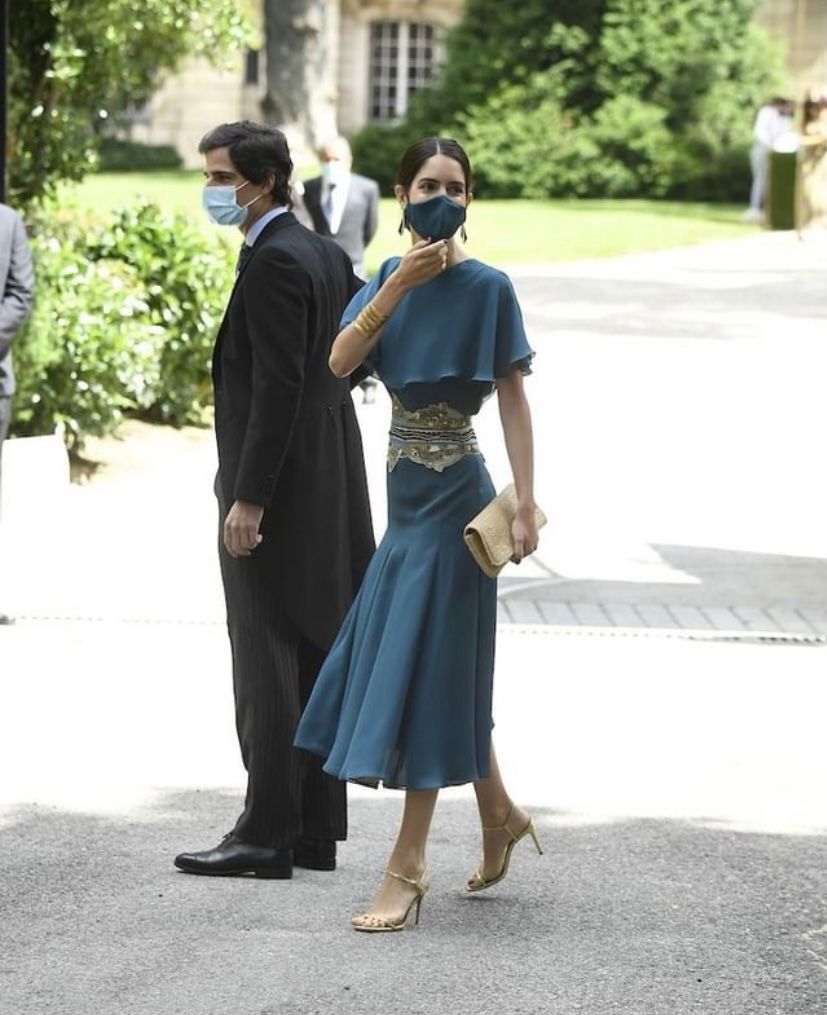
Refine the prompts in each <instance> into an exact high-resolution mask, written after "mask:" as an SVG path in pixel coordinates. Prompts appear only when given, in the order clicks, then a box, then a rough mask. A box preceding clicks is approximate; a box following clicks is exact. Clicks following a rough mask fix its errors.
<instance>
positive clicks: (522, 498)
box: [497, 365, 539, 561]
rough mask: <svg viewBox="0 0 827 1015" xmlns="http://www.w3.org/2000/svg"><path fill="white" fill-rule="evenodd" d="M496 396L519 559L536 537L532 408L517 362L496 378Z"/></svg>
mask: <svg viewBox="0 0 827 1015" xmlns="http://www.w3.org/2000/svg"><path fill="white" fill-rule="evenodd" d="M497 396H498V401H499V408H500V421H501V422H502V428H503V436H504V437H505V447H506V451H507V452H508V460H509V462H510V463H511V471H512V473H513V475H514V486H515V487H516V490H517V515H516V518H515V519H514V524H513V525H512V527H511V534H512V536H513V539H514V559H515V560H517V561H519V560H521V559H522V558H523V557H527V556H528V555H529V554H531V553H534V551H535V550H536V549H537V543H538V541H539V537H538V533H537V521H536V518H535V515H534V512H535V503H534V436H533V433H532V427H531V410H530V408H529V405H528V400H527V398H526V396H525V388H524V385H523V375H522V371H521V370H520V367H519V366H518V365H515V366H513V367H512V368H511V372H510V373H509V374H508V376H507V377H504V378H503V379H502V380H500V381H498V382H497Z"/></svg>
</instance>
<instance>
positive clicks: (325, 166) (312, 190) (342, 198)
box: [302, 136, 379, 402]
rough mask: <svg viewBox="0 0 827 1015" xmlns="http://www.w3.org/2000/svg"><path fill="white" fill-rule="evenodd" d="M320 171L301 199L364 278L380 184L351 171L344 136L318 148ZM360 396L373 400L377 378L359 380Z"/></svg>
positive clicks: (322, 232)
mask: <svg viewBox="0 0 827 1015" xmlns="http://www.w3.org/2000/svg"><path fill="white" fill-rule="evenodd" d="M319 161H320V162H321V164H322V174H321V176H317V177H315V178H314V179H312V180H308V181H307V182H306V183H305V184H304V190H303V194H302V197H303V201H304V208H305V211H306V213H307V214H308V215H309V216H310V218H311V221H312V223H313V229H314V230H315V231H316V232H317V233H319V234H320V235H321V236H331V237H332V238H333V239H334V240H335V241H336V243H338V244H339V246H340V247H341V248H342V250H344V252H345V253H346V254H347V256H348V257H349V258H350V260H351V263H352V264H353V270H354V271H355V272H356V274H357V275H358V276H359V278H366V277H367V274H366V272H365V247H367V246H368V244H369V243H370V241H371V240H372V239H373V237H374V236H375V235H376V228H377V226H378V224H379V184H378V183H377V182H376V180H370V179H368V177H367V176H359V175H357V174H356V173H352V172H351V171H350V169H351V166H352V165H353V154H352V152H351V150H350V145H349V144H348V141H347V138H344V137H341V136H339V137H334V138H331V140H330V141H328V142H327V143H326V144H324V145H322V147H321V148H320V149H319ZM359 386H360V387H361V389H362V398H363V400H364V401H365V402H372V401H373V400H374V398H375V397H376V381H375V380H374V379H373V377H367V376H366V377H365V378H364V379H363V380H362V381H360V382H359Z"/></svg>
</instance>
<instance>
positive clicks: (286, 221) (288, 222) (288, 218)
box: [216, 211, 297, 345]
mask: <svg viewBox="0 0 827 1015" xmlns="http://www.w3.org/2000/svg"><path fill="white" fill-rule="evenodd" d="M292 225H297V219H296V216H295V215H294V214H293V212H292V211H286V212H282V214H281V215H276V217H275V218H274V219H273V221H272V222H268V223H267V225H266V226H265V227H264V229H262V231H261V235H260V236H257V237H256V242H255V243H254V244H253V249H252V252H251V253H250V256H249V257H248V258H247V260H246V261H245V262H244V264H243V265H242V266H241V271H239V273H238V274H237V275H236V277H235V280H234V281H233V287H232V289H231V290H230V297H229V299H228V300H227V307H226V309H225V310H224V316H223V317H222V319H221V324H220V325H219V328H218V332H217V333H216V345H217V344H218V339H219V338H220V337H221V333H222V332H223V331H224V325H225V324H226V323H227V314H228V313H229V312H230V306H231V305H232V302H233V296H234V295H235V291H236V289H237V287H238V283H239V281H240V280H241V276H242V275H243V274H244V272H245V271H246V270H247V269H248V268H249V267H250V262H251V261H252V260H253V258H254V257H255V256H256V254H257V253H258V252H259V251H260V250H261V248H262V247H263V246H264V244H265V242H266V241H267V239H268V238H269V237H270V236H273V235H274V234H275V233H277V232H278V231H279V230H280V229H285V228H286V227H287V226H292Z"/></svg>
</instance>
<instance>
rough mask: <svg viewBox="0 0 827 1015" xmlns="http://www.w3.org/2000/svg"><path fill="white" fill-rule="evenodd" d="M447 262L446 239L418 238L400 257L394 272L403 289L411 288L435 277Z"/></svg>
mask: <svg viewBox="0 0 827 1015" xmlns="http://www.w3.org/2000/svg"><path fill="white" fill-rule="evenodd" d="M447 264H448V241H447V240H439V241H438V242H436V243H431V242H430V240H420V241H419V242H418V243H414V245H413V246H412V247H411V249H410V250H409V251H408V252H407V253H406V254H405V256H404V257H403V258H402V261H401V262H400V264H399V267H398V268H397V269H396V271H395V272H394V274H395V275H396V277H397V280H398V282H399V284H400V285H402V286H404V288H405V289H413V288H414V286H418V285H422V283H423V282H429V281H430V280H431V279H432V278H436V276H437V275H439V274H440V273H441V272H443V271H444V270H445V267H446V265H447Z"/></svg>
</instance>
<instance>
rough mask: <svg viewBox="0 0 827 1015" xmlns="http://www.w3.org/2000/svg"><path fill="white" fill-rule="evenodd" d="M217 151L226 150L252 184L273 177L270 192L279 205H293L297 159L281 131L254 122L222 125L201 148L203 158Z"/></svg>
mask: <svg viewBox="0 0 827 1015" xmlns="http://www.w3.org/2000/svg"><path fill="white" fill-rule="evenodd" d="M216 148H226V149H227V150H228V151H229V153H230V159H231V160H232V163H233V165H234V166H235V167H236V169H237V170H238V171H239V172H240V173H241V175H242V176H243V177H244V178H245V179H246V180H249V181H250V182H251V183H263V182H264V181H265V180H266V179H267V177H268V176H270V175H272V176H273V179H274V182H273V189H272V190H271V192H270V193H271V194H272V196H273V199H274V200H275V202H276V204H286V205H289V204H290V176H291V174H292V172H293V160H292V159H291V158H290V149H289V148H288V147H287V138H286V137H285V136H284V134H282V132H281V131H280V130H278V129H277V128H275V127H268V126H267V125H266V124H264V123H253V122H252V120H241V121H240V122H238V123H222V124H220V125H219V126H218V127H213V129H212V130H211V131H208V132H207V133H206V134H205V135H204V136H203V137H202V138H201V143H200V144H199V145H198V151H199V152H200V153H201V154H202V155H204V154H205V153H206V152H211V151H214V150H215V149H216Z"/></svg>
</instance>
